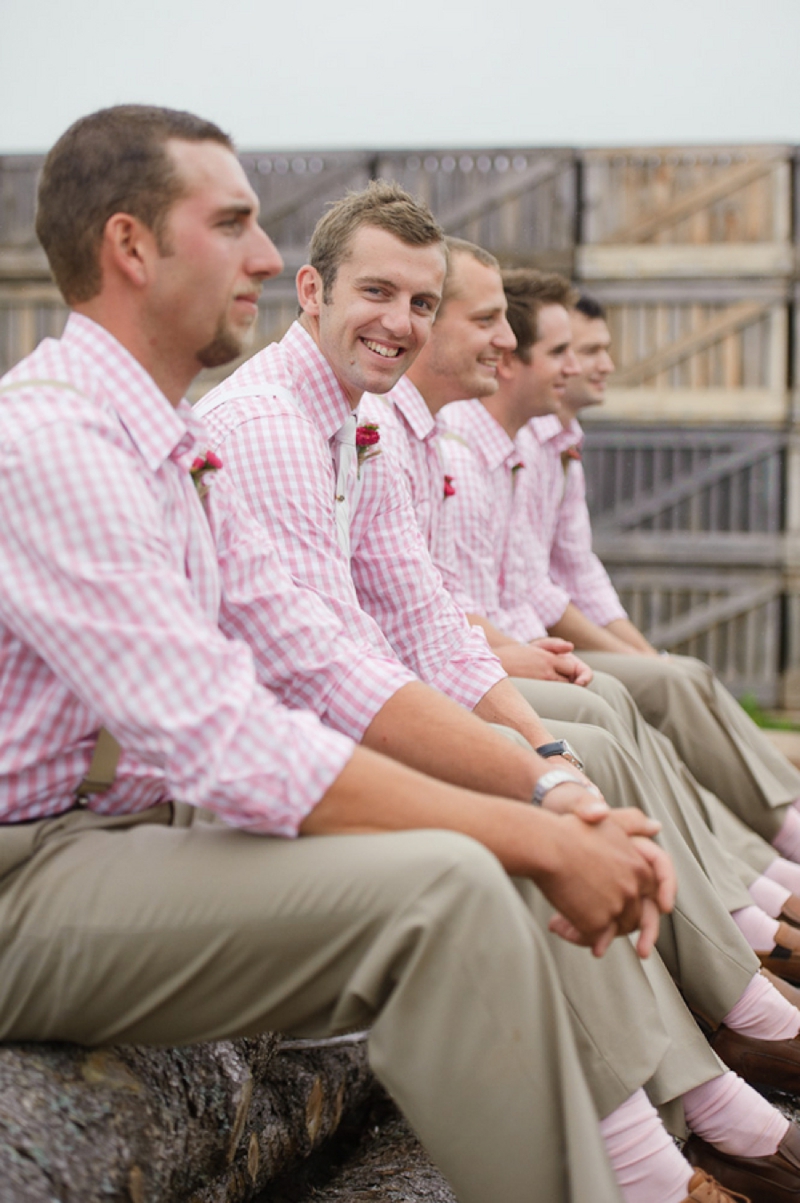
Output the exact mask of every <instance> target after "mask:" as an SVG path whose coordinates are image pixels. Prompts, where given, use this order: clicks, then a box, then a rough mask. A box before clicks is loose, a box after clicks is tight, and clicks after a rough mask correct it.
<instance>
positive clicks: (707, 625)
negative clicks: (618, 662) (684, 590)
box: [646, 581, 780, 649]
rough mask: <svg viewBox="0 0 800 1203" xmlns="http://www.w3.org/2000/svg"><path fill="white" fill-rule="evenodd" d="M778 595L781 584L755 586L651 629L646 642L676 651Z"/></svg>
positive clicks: (699, 607) (698, 607) (696, 608)
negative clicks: (680, 646)
mask: <svg viewBox="0 0 800 1203" xmlns="http://www.w3.org/2000/svg"><path fill="white" fill-rule="evenodd" d="M779 593H780V583H779V582H777V581H775V582H772V583H770V584H765V585H758V586H756V587H754V588H752V589H748V590H745V591H744V592H742V593H737V594H736V595H735V596H731V597H722V598H719V599H718V600H717V601H713V602H709V603H708V604H707V605H705V606H697V607H695V608H694V609H692V610H690V611H689V612H688V613H687V614H682V615H681V616H680V618H676V619H674V620H673V621H672V622H665V623H661V624H660V625H658V626H655V627H651V628H650V630H649V631H647V632H646V633H647V638H648V639H649V640H650V642H651V643H652V644H653V645H654V646H655V647H659V648H666V649H669V648H671V647H676V646H677V645H678V644H681V643H685V642H686V640H687V639H692V638H694V636H695V635H702V634H703V633H704V632H705V631H709V630H711V629H712V627H716V626H719V625H720V624H721V623H723V622H730V620H731V619H732V618H738V617H739V615H740V614H746V613H747V612H748V611H749V610H755V609H758V607H759V606H763V605H765V604H766V603H767V602H770V601H773V600H774V599H775V598H776V597H778V595H779Z"/></svg>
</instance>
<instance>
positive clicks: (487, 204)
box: [437, 157, 572, 233]
mask: <svg viewBox="0 0 800 1203" xmlns="http://www.w3.org/2000/svg"><path fill="white" fill-rule="evenodd" d="M569 167H572V159H571V158H563V159H556V160H555V162H554V161H553V159H552V158H550V157H548V158H546V159H544V160H542V159H539V160H537V162H535V163H534V164H533V165H532V166H530V167H528V168H526V170H525V171H521V172H519V174H517V172H513V173H509V174H508V175H506V176H503V177H502V178H501V180H500V181H499V183H497V184H495V185H494V187H492V188H488V189H487V190H486V191H485V192H481V193H480V194H479V195H478V196H470V197H469V198H468V199H467V200H465V201H462V202H461V204H459V205H456V206H455V207H454V208H452V209H450V210H445V212H443V213H441V212H440V213H438V214H437V216H438V218H439V222H440V224H441V225H442V227H443V228H444V229H445V230H446V231H447V232H448V233H453V232H454V231H455V230H458V229H460V228H461V226H464V225H466V224H467V222H470V221H475V220H476V219H477V218H479V217H483V216H484V214H486V213H491V212H492V210H493V209H496V208H498V206H499V205H502V204H504V203H505V202H507V201H510V200H515V199H516V197H518V196H522V194H523V193H525V192H530V191H531V190H532V189H534V188H538V187H539V185H541V184H544V183H547V182H548V181H549V180H554V179H556V177H557V176H559V175H561V174H562V173H563V172H564V171H566V170H567V168H569Z"/></svg>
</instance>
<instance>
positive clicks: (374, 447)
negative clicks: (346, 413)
mask: <svg viewBox="0 0 800 1203" xmlns="http://www.w3.org/2000/svg"><path fill="white" fill-rule="evenodd" d="M380 441H381V436H380V432H379V430H378V427H377V424H376V423H375V422H367V423H365V425H364V426H356V454H357V455H358V471H359V473H360V472H361V465H362V464H364V463H366V461H367V460H368V459H374V458H375V456H376V455H380V453H381V449H380V447H379V446H378V443H379V442H380Z"/></svg>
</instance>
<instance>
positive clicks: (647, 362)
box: [614, 301, 770, 388]
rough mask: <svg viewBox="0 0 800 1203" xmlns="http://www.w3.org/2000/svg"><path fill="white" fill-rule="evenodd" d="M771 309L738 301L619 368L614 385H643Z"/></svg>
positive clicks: (735, 332)
mask: <svg viewBox="0 0 800 1203" xmlns="http://www.w3.org/2000/svg"><path fill="white" fill-rule="evenodd" d="M769 312H770V307H769V306H768V305H764V304H761V303H760V302H758V301H755V302H753V301H739V302H738V303H737V304H735V305H731V306H730V307H729V308H728V309H726V310H725V311H724V312H723V313H719V314H717V315H716V316H715V317H712V318H710V319H709V321H707V322H705V323H704V324H703V325H702V326H699V327H696V328H695V329H694V330H692V331H691V333H690V334H685V335H684V336H683V338H679V339H677V340H676V341H675V342H673V343H669V344H668V345H667V346H666V347H659V349H658V350H657V351H654V352H653V353H652V355H648V356H647V357H646V358H645V359H640V360H638V361H637V362H636V363H631V364H628V366H627V367H624V368H619V369H618V370H617V372H616V373H615V375H614V385H615V387H616V388H622V387H625V386H626V385H627V386H630V385H632V384H640V383H641V382H642V381H643V380H647V379H648V378H650V377H651V376H656V375H658V373H659V372H664V371H666V370H667V369H668V368H672V367H675V365H676V364H678V363H682V362H683V361H684V360H685V359H688V358H689V356H690V355H696V354H697V353H698V352H699V351H705V350H706V349H707V348H708V347H711V346H713V345H714V343H717V342H720V341H721V340H722V339H723V338H727V336H728V335H730V334H737V333H738V332H739V331H740V330H742V329H744V327H745V326H750V325H752V323H753V322H755V321H757V320H758V319H759V318H761V317H763V316H764V315H765V314H767V313H769Z"/></svg>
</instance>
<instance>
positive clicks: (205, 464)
mask: <svg viewBox="0 0 800 1203" xmlns="http://www.w3.org/2000/svg"><path fill="white" fill-rule="evenodd" d="M221 467H222V460H221V459H220V458H219V456H218V455H215V454H214V452H213V451H207V452H206V453H205V455H196V456H195V457H194V459H193V460H192V466H191V467H190V469H189V475H190V476H191V478H192V483H193V484H194V487H195V488H196V489H197V496H198V497H199V498H200V500H201V501H204V500H205V498H206V497H207V495H208V485H207V484H206V482H205V479H204V477H205V473H206V472H216V471H217V469H218V468H221Z"/></svg>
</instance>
